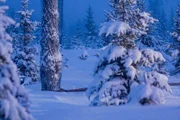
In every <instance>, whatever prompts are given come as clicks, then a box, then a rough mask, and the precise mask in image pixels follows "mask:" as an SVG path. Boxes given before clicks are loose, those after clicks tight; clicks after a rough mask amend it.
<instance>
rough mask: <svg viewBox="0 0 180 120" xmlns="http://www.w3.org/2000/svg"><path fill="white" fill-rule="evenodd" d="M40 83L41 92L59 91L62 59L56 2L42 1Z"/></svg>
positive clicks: (55, 0) (56, 0) (52, 0)
mask: <svg viewBox="0 0 180 120" xmlns="http://www.w3.org/2000/svg"><path fill="white" fill-rule="evenodd" d="M42 2H43V3H42V4H43V18H42V39H41V68H40V75H41V83H42V90H47V91H55V90H59V89H60V81H61V71H62V70H61V69H62V68H61V67H62V66H61V65H62V58H61V54H60V52H59V35H58V20H59V19H58V16H59V15H58V0H42Z"/></svg>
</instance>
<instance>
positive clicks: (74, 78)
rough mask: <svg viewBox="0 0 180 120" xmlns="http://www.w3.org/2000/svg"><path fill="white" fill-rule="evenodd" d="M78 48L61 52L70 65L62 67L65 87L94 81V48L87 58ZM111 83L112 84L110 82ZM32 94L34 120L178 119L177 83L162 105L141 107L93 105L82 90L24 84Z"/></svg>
mask: <svg viewBox="0 0 180 120" xmlns="http://www.w3.org/2000/svg"><path fill="white" fill-rule="evenodd" d="M81 52H82V51H81V50H68V51H63V55H64V57H68V59H69V62H68V65H69V68H68V69H67V68H66V69H63V78H62V87H63V88H66V89H71V88H81V87H87V86H88V85H89V83H91V82H92V80H93V71H94V68H95V66H96V62H97V61H98V59H97V58H96V57H95V56H94V55H95V54H96V53H97V52H99V51H97V50H88V54H89V57H88V59H87V60H85V61H82V60H80V59H79V55H80V54H81ZM179 76H180V75H176V76H172V77H170V80H169V81H170V82H180V77H179ZM111 85H113V83H112V84H111ZM26 88H27V90H28V91H29V92H30V94H31V100H32V107H31V112H32V114H33V116H34V118H35V119H36V120H92V119H93V120H119V119H122V120H179V119H180V86H179V87H172V91H173V93H172V95H169V94H168V95H166V97H165V98H166V103H164V104H162V105H151V106H150V105H149V106H141V105H139V104H138V103H133V102H132V104H127V105H124V106H118V107H114V106H110V107H105V106H103V107H92V106H89V104H90V102H89V100H88V98H87V97H86V95H85V93H64V92H63V93H58V92H45V91H41V88H40V83H37V84H34V85H31V86H26Z"/></svg>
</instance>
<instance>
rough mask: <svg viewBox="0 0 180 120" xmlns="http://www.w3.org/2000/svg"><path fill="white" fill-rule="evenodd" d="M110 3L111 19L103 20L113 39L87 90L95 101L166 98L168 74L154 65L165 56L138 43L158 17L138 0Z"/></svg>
mask: <svg viewBox="0 0 180 120" xmlns="http://www.w3.org/2000/svg"><path fill="white" fill-rule="evenodd" d="M109 4H110V6H111V7H112V11H111V12H107V16H108V21H107V22H105V23H103V24H102V28H101V29H100V35H104V36H107V37H108V36H110V37H109V38H111V41H112V42H111V44H110V45H109V46H108V47H107V48H106V49H105V50H104V52H103V53H102V55H101V57H100V60H99V64H98V66H97V70H96V71H95V74H96V79H95V80H94V81H93V82H92V84H91V85H90V86H89V87H88V90H87V92H86V93H87V96H88V98H89V99H90V101H91V105H95V106H96V105H121V104H125V103H127V102H131V101H134V100H137V101H136V102H139V103H141V104H153V103H154V104H159V103H162V102H164V97H163V92H164V91H170V87H169V85H168V81H167V80H168V78H167V77H166V76H165V75H163V74H160V73H158V72H155V71H151V68H152V65H154V64H155V63H156V62H157V63H159V62H164V61H165V59H164V58H163V56H162V55H161V53H159V52H156V51H154V50H151V49H143V50H139V49H138V48H137V47H136V45H135V40H136V39H137V38H138V37H140V36H141V35H143V34H146V31H147V30H148V28H149V25H150V24H151V23H153V22H154V21H155V20H154V18H152V17H150V14H149V13H146V12H141V11H140V10H139V9H136V1H135V0H133V2H132V1H131V0H109ZM147 68H149V69H147ZM146 70H149V71H146ZM133 92H135V94H133ZM136 98H137V99H136Z"/></svg>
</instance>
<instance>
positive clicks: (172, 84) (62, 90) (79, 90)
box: [54, 83, 180, 92]
mask: <svg viewBox="0 0 180 120" xmlns="http://www.w3.org/2000/svg"><path fill="white" fill-rule="evenodd" d="M169 85H170V86H180V83H169ZM86 90H87V88H77V89H63V88H61V89H60V90H56V91H54V92H85V91H86Z"/></svg>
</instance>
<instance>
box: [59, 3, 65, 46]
mask: <svg viewBox="0 0 180 120" xmlns="http://www.w3.org/2000/svg"><path fill="white" fill-rule="evenodd" d="M63 4H64V2H63V0H59V16H60V17H59V39H60V44H62V37H63V27H64V26H63V25H64V23H63V21H64V14H63V12H64V10H63V9H64V8H63Z"/></svg>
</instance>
